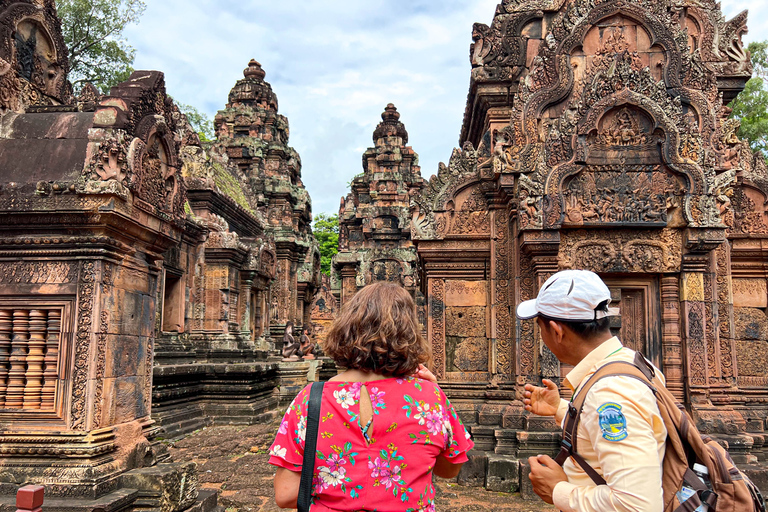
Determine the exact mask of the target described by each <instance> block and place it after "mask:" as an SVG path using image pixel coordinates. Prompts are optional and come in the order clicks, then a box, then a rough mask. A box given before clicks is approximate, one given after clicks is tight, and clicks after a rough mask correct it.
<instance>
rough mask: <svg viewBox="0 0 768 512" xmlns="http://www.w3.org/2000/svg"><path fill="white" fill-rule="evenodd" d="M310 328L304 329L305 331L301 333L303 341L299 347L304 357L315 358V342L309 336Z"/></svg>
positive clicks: (300, 353)
mask: <svg viewBox="0 0 768 512" xmlns="http://www.w3.org/2000/svg"><path fill="white" fill-rule="evenodd" d="M309 336H310V334H309V329H304V331H303V332H302V334H301V343H300V345H301V346H300V347H299V355H300V356H302V357H303V358H304V359H314V358H315V354H314V351H315V344H314V343H312V339H311V338H310V337H309Z"/></svg>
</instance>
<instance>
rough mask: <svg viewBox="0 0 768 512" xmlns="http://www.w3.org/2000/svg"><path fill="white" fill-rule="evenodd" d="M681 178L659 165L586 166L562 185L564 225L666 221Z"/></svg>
mask: <svg viewBox="0 0 768 512" xmlns="http://www.w3.org/2000/svg"><path fill="white" fill-rule="evenodd" d="M681 181H682V180H681V179H680V178H679V177H677V176H674V175H672V174H671V173H670V172H669V171H668V170H666V169H664V168H662V167H661V166H588V167H586V168H584V170H582V171H581V172H579V173H578V174H576V175H575V176H572V177H569V178H568V179H567V180H566V181H565V182H564V184H563V195H564V197H565V223H566V224H613V223H616V224H648V223H650V224H660V225H663V224H666V222H667V218H668V211H669V210H673V209H675V208H679V206H680V205H682V197H683V196H684V194H685V189H684V186H683V183H682V182H681Z"/></svg>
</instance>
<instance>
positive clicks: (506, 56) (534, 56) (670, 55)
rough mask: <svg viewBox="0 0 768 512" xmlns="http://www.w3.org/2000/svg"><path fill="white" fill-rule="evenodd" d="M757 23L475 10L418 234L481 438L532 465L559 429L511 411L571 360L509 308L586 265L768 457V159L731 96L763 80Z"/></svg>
mask: <svg viewBox="0 0 768 512" xmlns="http://www.w3.org/2000/svg"><path fill="white" fill-rule="evenodd" d="M745 24H746V12H745V13H742V14H740V15H739V16H737V17H736V18H734V19H733V20H731V21H727V22H726V21H725V20H724V19H723V16H722V14H721V12H720V8H719V4H716V3H715V2H714V1H711V0H706V1H704V2H700V1H688V0H682V1H671V0H666V1H665V0H661V1H659V0H639V1H632V2H629V1H625V0H608V1H605V0H572V1H565V2H563V1H547V0H544V1H538V0H532V1H515V0H504V1H503V2H502V3H501V4H500V5H499V6H498V7H497V9H496V13H495V16H494V19H493V22H492V23H491V25H490V26H487V25H483V24H475V26H474V30H473V40H474V43H473V45H472V47H471V51H470V58H471V62H472V67H473V69H472V78H471V82H470V91H469V98H468V102H467V108H466V112H465V117H464V123H463V126H462V131H461V142H462V149H461V150H458V149H457V150H455V151H454V154H453V156H452V157H451V161H450V164H449V165H448V166H447V167H446V166H442V165H441V167H440V170H439V172H438V175H437V176H436V177H433V178H432V179H431V180H430V181H429V184H428V185H427V187H426V188H425V190H424V192H423V194H421V195H420V196H418V197H416V198H415V200H414V219H413V222H412V229H413V238H414V240H415V241H416V243H417V247H418V252H419V257H420V260H421V268H422V269H423V271H422V286H423V288H424V291H425V293H426V294H427V296H428V300H429V318H428V335H429V337H430V340H431V342H432V346H433V350H434V356H435V364H436V368H435V373H436V374H437V375H438V377H439V378H440V379H442V380H444V381H445V389H446V390H447V392H448V394H449V395H451V394H452V393H453V394H454V395H453V396H456V397H457V399H459V400H458V403H459V404H460V405H459V407H461V408H465V409H466V416H465V417H466V418H467V419H468V421H470V422H472V421H477V422H478V423H479V424H478V425H476V426H475V427H473V435H474V437H475V441H476V442H477V447H478V449H479V450H486V451H488V452H495V453H496V454H509V455H512V456H517V457H520V458H521V459H522V458H523V457H524V456H526V455H528V454H530V453H536V451H540V450H541V449H542V446H545V445H546V444H547V443H552V441H554V438H551V437H548V436H549V434H548V433H546V432H544V431H546V430H547V429H549V428H552V429H553V430H554V429H556V426H554V425H551V426H548V427H545V428H543V427H542V425H540V424H538V423H537V421H538V420H537V419H534V418H530V417H527V416H525V415H524V414H523V412H522V409H521V408H520V406H519V405H516V404H513V405H512V406H506V403H508V402H507V401H508V400H514V399H515V397H517V396H519V392H520V386H521V385H522V384H523V383H525V382H531V381H537V380H539V379H541V378H542V377H548V378H554V379H558V378H560V377H561V376H562V375H564V374H565V373H566V372H567V371H568V368H565V367H562V368H561V367H560V365H559V363H558V361H557V359H556V358H554V356H553V355H552V354H551V353H550V352H549V351H548V350H547V349H546V347H544V346H543V345H542V343H541V340H540V337H539V334H538V332H537V330H536V326H535V323H534V322H533V321H518V320H516V319H515V317H514V308H515V306H516V305H517V304H518V303H520V302H521V301H523V300H527V299H531V298H534V297H536V294H537V292H538V289H539V286H540V285H541V284H542V283H543V282H544V281H545V280H546V279H547V278H548V277H549V276H550V275H552V274H553V273H554V272H556V271H558V270H561V269H568V268H585V269H590V270H593V271H595V272H597V273H599V274H600V275H601V276H602V277H603V278H604V280H605V281H606V282H607V283H608V285H609V287H610V288H611V290H612V294H613V299H614V304H613V305H615V306H618V307H620V309H621V311H622V315H621V316H620V317H618V318H617V319H616V322H615V323H614V325H613V330H614V331H615V333H616V334H618V335H619V336H620V337H621V339H622V340H623V342H624V343H625V344H626V345H628V346H630V347H631V348H634V349H636V350H639V351H642V352H643V353H644V354H645V355H646V356H648V357H649V358H651V360H653V361H654V362H655V363H656V364H657V365H659V366H660V367H661V368H662V370H663V371H664V372H665V374H666V377H667V383H668V386H669V388H670V389H671V390H672V391H673V393H675V394H676V396H677V397H678V398H680V399H681V400H684V401H685V403H686V404H687V405H688V406H689V407H690V408H691V409H692V411H693V413H694V416H695V418H696V419H697V421H698V424H699V426H700V427H701V428H702V429H703V430H704V431H708V432H710V433H712V434H714V435H716V436H719V437H720V438H723V439H726V440H727V441H728V442H729V443H730V447H731V453H732V454H733V455H734V458H736V459H737V460H740V461H741V462H748V461H749V462H754V461H757V460H758V459H761V460H762V457H763V453H764V452H763V439H764V438H763V435H764V431H765V421H764V420H765V415H766V414H765V413H766V408H765V405H764V403H765V399H766V398H768V386H767V385H768V371H766V368H768V359H766V356H767V354H768V350H767V348H768V346H767V345H766V343H765V342H764V341H762V342H758V341H757V340H756V334H755V331H754V330H752V331H750V329H749V328H748V327H747V325H754V326H759V329H767V328H768V318H766V315H765V310H764V308H765V306H766V303H767V301H768V295H767V294H766V291H765V290H766V278H768V274H766V272H765V270H764V267H763V265H762V263H761V262H762V261H765V258H766V256H768V253H766V248H765V247H766V245H765V240H766V238H767V237H768V224H767V223H766V206H765V205H766V198H768V187H767V186H766V184H767V183H768V173H766V166H765V162H764V160H763V158H762V156H757V157H756V156H754V155H752V153H751V152H750V151H749V148H748V146H747V145H746V144H745V143H743V142H741V141H740V140H739V139H738V138H737V137H736V135H735V131H736V129H737V128H738V123H737V122H735V121H733V120H729V119H728V114H729V109H728V108H727V107H726V106H725V105H726V104H727V103H728V102H729V101H730V100H732V99H733V98H734V97H735V95H736V94H737V93H738V92H739V91H740V90H741V89H742V88H743V86H744V84H745V82H746V80H748V79H749V77H750V74H751V66H750V63H749V56H748V55H747V54H746V52H745V51H744V50H743V49H742V45H741V40H740V36H741V34H743V33H744V32H745V31H746V26H745ZM468 226H472V228H471V229H468ZM467 290H471V291H472V293H467ZM468 315H472V317H471V318H472V322H473V325H474V326H475V329H474V330H473V332H476V339H475V340H474V341H472V343H473V344H474V346H475V347H476V350H477V351H478V352H480V353H481V354H482V357H481V359H482V360H483V362H484V364H483V365H481V366H477V367H476V368H474V369H473V370H472V371H470V372H467V371H461V370H462V369H461V368H460V367H458V366H457V365H456V363H455V362H456V360H457V359H456V354H457V353H458V351H459V349H460V348H461V347H462V346H463V344H464V343H467V341H466V340H465V341H461V342H460V343H458V344H457V343H456V342H455V341H453V339H454V338H455V336H456V334H457V333H456V325H457V319H458V317H460V316H461V317H463V318H465V319H466V318H467V317H468ZM747 319H749V320H747ZM463 331H464V332H466V331H467V329H466V328H465V329H463ZM464 336H467V335H466V334H464ZM755 360H759V361H761V366H762V368H761V367H759V366H758V365H756V364H754V361H755ZM488 380H491V382H490V387H489V388H488V389H486V385H487V384H488ZM473 382H476V384H474V383H473ZM468 398H472V400H469V401H466V402H462V400H461V399H468ZM483 401H484V402H485V403H484V405H482V406H479V407H478V406H477V405H476V404H477V403H478V402H483ZM487 425H498V426H500V427H504V428H509V429H510V430H509V431H505V430H504V428H502V429H498V428H497V429H496V430H489V429H488V427H487ZM519 431H527V433H526V434H525V435H520V433H519ZM537 444H538V446H537Z"/></svg>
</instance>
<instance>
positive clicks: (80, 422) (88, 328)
mask: <svg viewBox="0 0 768 512" xmlns="http://www.w3.org/2000/svg"><path fill="white" fill-rule="evenodd" d="M95 280H96V266H95V263H94V262H92V261H83V263H82V265H81V268H80V279H79V283H80V284H79V286H78V291H77V296H78V297H77V325H76V327H75V328H76V332H75V361H74V374H73V376H72V412H71V425H70V428H71V429H72V430H87V429H88V428H89V425H87V424H86V422H85V421H86V409H85V402H86V400H85V399H86V387H87V384H88V374H89V366H90V365H89V362H90V355H89V348H90V345H91V332H92V330H93V303H94V296H93V291H94V282H95Z"/></svg>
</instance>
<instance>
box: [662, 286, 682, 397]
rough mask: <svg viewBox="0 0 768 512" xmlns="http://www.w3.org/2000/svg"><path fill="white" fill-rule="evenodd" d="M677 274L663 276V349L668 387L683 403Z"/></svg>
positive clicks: (664, 369)
mask: <svg viewBox="0 0 768 512" xmlns="http://www.w3.org/2000/svg"><path fill="white" fill-rule="evenodd" d="M679 279H680V278H679V277H678V276H677V275H667V276H663V277H662V278H661V325H662V334H661V350H662V358H663V359H662V363H663V364H662V366H663V372H664V376H665V377H666V379H667V389H669V390H670V391H671V392H672V394H673V395H674V396H675V398H677V399H678V400H679V401H680V402H681V403H682V402H684V401H685V383H684V381H683V357H682V338H681V337H680V302H679V299H680V284H679Z"/></svg>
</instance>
